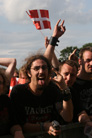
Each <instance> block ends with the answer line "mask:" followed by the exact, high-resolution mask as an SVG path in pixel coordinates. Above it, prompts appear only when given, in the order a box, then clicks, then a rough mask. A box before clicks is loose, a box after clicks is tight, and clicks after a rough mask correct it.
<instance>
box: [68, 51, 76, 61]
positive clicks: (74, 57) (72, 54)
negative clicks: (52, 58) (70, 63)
mask: <svg viewBox="0 0 92 138" xmlns="http://www.w3.org/2000/svg"><path fill="white" fill-rule="evenodd" d="M76 51H77V49H74V51H73V52H72V53H71V54H70V56H69V58H68V59H69V60H74V61H75V62H78V57H77V56H76V55H75V53H76Z"/></svg>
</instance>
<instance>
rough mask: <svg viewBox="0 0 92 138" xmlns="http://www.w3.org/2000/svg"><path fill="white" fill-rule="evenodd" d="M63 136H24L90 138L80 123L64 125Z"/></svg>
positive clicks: (36, 137) (27, 136)
mask: <svg viewBox="0 0 92 138" xmlns="http://www.w3.org/2000/svg"><path fill="white" fill-rule="evenodd" d="M61 130H62V132H61V135H59V136H56V137H55V136H52V135H49V134H47V133H45V132H44V133H31V134H24V136H25V138H88V137H87V136H85V135H84V126H83V125H82V124H79V123H73V124H68V125H62V127H61ZM0 138H13V136H11V135H6V136H0Z"/></svg>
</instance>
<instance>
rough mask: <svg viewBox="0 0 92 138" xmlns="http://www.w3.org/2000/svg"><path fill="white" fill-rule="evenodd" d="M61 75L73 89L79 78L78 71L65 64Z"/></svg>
mask: <svg viewBox="0 0 92 138" xmlns="http://www.w3.org/2000/svg"><path fill="white" fill-rule="evenodd" d="M60 74H61V75H62V76H63V78H64V80H65V83H66V85H67V86H68V87H71V86H72V85H73V84H74V82H75V80H76V76H77V69H76V67H75V66H74V67H71V66H70V65H68V64H64V65H63V66H62V68H61V71H60Z"/></svg>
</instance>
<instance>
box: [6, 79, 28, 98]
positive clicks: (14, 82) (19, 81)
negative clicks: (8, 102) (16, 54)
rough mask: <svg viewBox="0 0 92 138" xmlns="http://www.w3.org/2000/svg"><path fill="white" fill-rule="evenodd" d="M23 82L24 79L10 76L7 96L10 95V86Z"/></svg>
mask: <svg viewBox="0 0 92 138" xmlns="http://www.w3.org/2000/svg"><path fill="white" fill-rule="evenodd" d="M24 83H25V79H21V78H17V77H12V78H11V82H10V89H9V94H8V96H10V94H11V90H12V88H13V87H14V86H15V85H17V84H24Z"/></svg>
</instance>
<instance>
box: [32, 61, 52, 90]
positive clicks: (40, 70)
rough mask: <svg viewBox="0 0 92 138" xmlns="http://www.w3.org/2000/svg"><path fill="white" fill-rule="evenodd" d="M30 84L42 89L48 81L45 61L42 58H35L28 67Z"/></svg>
mask: <svg viewBox="0 0 92 138" xmlns="http://www.w3.org/2000/svg"><path fill="white" fill-rule="evenodd" d="M30 74H31V76H30V77H31V84H32V85H31V86H32V87H35V88H36V89H38V90H42V89H43V88H44V87H45V86H46V85H47V84H48V82H49V74H48V67H47V63H46V62H45V61H44V60H41V59H37V60H35V61H34V62H33V63H32V66H31V68H30Z"/></svg>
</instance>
